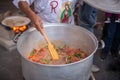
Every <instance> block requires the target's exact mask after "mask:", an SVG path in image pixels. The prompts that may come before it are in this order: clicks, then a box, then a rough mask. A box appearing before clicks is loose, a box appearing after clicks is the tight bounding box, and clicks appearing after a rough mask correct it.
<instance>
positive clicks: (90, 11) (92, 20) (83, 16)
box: [76, 2, 100, 72]
mask: <svg viewBox="0 0 120 80" xmlns="http://www.w3.org/2000/svg"><path fill="white" fill-rule="evenodd" d="M77 14H78V15H77V16H78V18H77V17H76V18H77V23H76V24H77V25H79V26H81V27H84V28H86V29H87V30H89V31H90V32H92V33H94V26H95V25H96V19H97V17H96V16H97V9H95V8H93V7H92V6H90V5H88V4H87V3H85V2H82V3H80V4H79V6H78V10H77ZM99 70H100V69H99V68H98V67H97V66H96V65H94V64H93V66H92V72H98V71H99Z"/></svg>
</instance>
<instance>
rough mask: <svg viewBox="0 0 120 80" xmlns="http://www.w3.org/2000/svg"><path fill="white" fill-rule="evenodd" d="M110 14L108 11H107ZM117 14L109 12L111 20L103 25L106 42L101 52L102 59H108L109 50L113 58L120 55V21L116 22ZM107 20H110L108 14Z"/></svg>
mask: <svg viewBox="0 0 120 80" xmlns="http://www.w3.org/2000/svg"><path fill="white" fill-rule="evenodd" d="M107 14H108V13H107ZM116 15H117V14H111V13H110V14H109V21H105V24H104V27H103V34H102V40H103V41H104V43H105V47H104V49H103V50H102V52H101V55H100V58H101V59H102V60H104V59H106V58H107V56H108V54H109V52H111V55H112V57H113V58H117V57H118V49H119V44H120V40H119V38H120V35H119V34H120V29H119V27H120V22H118V21H117V22H116ZM105 16H106V14H105ZM105 20H108V15H107V17H106V19H105Z"/></svg>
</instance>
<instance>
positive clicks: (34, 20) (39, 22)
mask: <svg viewBox="0 0 120 80" xmlns="http://www.w3.org/2000/svg"><path fill="white" fill-rule="evenodd" d="M30 19H31V21H32V23H33V24H34V25H35V26H34V27H35V28H36V29H37V30H38V31H40V33H41V34H43V33H42V30H43V23H42V20H41V18H40V17H39V16H38V15H36V14H34V15H32V16H31V17H30Z"/></svg>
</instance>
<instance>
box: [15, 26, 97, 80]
mask: <svg viewBox="0 0 120 80" xmlns="http://www.w3.org/2000/svg"><path fill="white" fill-rule="evenodd" d="M44 26H45V32H46V33H47V35H48V37H49V39H50V40H51V41H52V42H54V41H60V42H65V43H66V44H67V45H70V46H74V47H79V48H81V50H83V51H85V52H86V53H87V54H88V57H86V58H85V59H83V60H81V61H78V62H74V63H70V64H64V65H47V64H39V63H35V62H32V61H29V60H28V59H27V57H28V55H29V53H30V51H31V50H32V49H33V48H38V47H40V46H42V43H43V42H44V41H45V40H44V38H43V36H42V35H41V34H40V33H39V32H38V31H37V30H36V29H35V28H31V29H29V30H27V31H25V32H24V33H23V34H22V35H21V36H20V37H19V39H18V42H17V49H18V51H19V53H20V54H21V56H22V71H23V76H24V78H25V80H88V79H89V77H90V72H91V66H92V63H93V56H94V53H95V52H96V50H97V48H98V41H97V39H96V37H95V36H94V35H93V34H92V33H91V32H89V31H88V30H86V29H84V28H82V27H79V26H75V25H67V24H46V25H44ZM55 45H59V44H55Z"/></svg>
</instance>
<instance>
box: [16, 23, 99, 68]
mask: <svg viewBox="0 0 120 80" xmlns="http://www.w3.org/2000/svg"><path fill="white" fill-rule="evenodd" d="M48 25H49V26H50V25H58V24H56V23H49V24H44V26H46V27H49V26H48ZM59 25H60V26H62V25H66V26H69V25H70V26H71V24H63V23H59ZM74 26H75V25H74ZM83 29H84V28H83ZM34 30H36V28H30V29H28V30H26V31H25V32H23V34H21V36H22V35H24V34H26V33H28V32H31V31H34ZM85 30H86V31H87V32H88V33H89V34H90V35H91V36H92V39H93V40H94V42H96V48H95V49H94V51H93V52H92V53H91V54H90V55H89V56H87V57H86V58H84V59H82V60H79V61H76V62H73V63H68V64H60V65H53V64H41V63H37V62H33V61H31V60H29V59H27V58H26V57H24V56H23V55H22V54H21V51H20V50H19V49H18V45H19V44H20V43H18V42H19V39H18V42H17V49H18V52H19V54H20V55H21V58H24V59H25V60H27V61H28V62H32V63H34V64H37V65H42V66H49V67H61V66H70V65H74V64H78V63H82V62H84V61H85V60H87V59H88V58H90V57H92V56H93V55H94V53H95V52H96V50H97V49H98V40H97V38H96V37H95V35H94V34H93V33H92V32H90V31H88V30H87V29H85ZM21 36H20V37H21Z"/></svg>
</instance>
